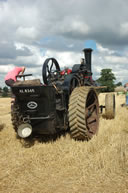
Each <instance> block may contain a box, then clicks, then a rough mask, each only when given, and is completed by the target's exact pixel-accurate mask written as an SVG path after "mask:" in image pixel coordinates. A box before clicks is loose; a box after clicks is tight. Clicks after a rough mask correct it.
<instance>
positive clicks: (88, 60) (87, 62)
mask: <svg viewBox="0 0 128 193" xmlns="http://www.w3.org/2000/svg"><path fill="white" fill-rule="evenodd" d="M92 51H93V50H92V49H91V48H85V49H83V52H84V57H85V65H86V67H87V70H88V71H90V72H92V69H91V53H92Z"/></svg>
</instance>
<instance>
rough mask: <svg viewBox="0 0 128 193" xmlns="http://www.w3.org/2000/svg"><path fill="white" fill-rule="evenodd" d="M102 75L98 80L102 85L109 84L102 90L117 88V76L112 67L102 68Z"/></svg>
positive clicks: (111, 90)
mask: <svg viewBox="0 0 128 193" xmlns="http://www.w3.org/2000/svg"><path fill="white" fill-rule="evenodd" d="M100 75H101V77H100V78H99V79H98V80H97V82H98V83H99V84H100V85H101V86H107V88H103V89H102V92H113V91H114V88H115V84H114V81H115V80H116V78H115V75H114V74H113V73H112V69H107V68H106V69H102V70H101V73H100Z"/></svg>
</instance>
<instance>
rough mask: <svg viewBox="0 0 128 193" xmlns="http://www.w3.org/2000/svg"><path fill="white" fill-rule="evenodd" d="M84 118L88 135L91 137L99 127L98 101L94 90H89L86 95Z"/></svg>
mask: <svg viewBox="0 0 128 193" xmlns="http://www.w3.org/2000/svg"><path fill="white" fill-rule="evenodd" d="M85 120H86V127H87V129H88V136H89V137H90V138H91V137H92V136H93V135H95V134H96V133H97V131H98V127H99V102H98V97H97V94H96V93H95V91H94V90H91V91H90V92H89V93H88V95H87V100H86V106H85Z"/></svg>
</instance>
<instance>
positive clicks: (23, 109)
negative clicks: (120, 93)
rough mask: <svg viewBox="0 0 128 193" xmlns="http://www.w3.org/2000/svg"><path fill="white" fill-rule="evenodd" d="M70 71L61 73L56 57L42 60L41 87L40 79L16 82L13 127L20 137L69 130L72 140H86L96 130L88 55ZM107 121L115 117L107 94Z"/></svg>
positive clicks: (111, 98) (96, 111) (94, 87)
mask: <svg viewBox="0 0 128 193" xmlns="http://www.w3.org/2000/svg"><path fill="white" fill-rule="evenodd" d="M83 51H84V56H85V58H84V59H82V60H81V63H80V64H75V65H74V66H73V67H72V70H69V69H65V70H63V71H61V69H60V66H59V64H58V62H57V60H56V59H55V58H48V59H46V60H45V62H44V64H43V68H42V77H43V82H44V84H42V83H41V81H40V80H39V79H34V80H25V76H28V75H22V77H24V80H23V81H20V82H16V83H15V84H14V86H13V87H12V93H13V94H14V95H15V100H14V102H13V104H12V111H11V117H12V124H13V127H14V129H15V131H16V132H17V134H18V135H19V136H20V137H21V138H26V137H29V136H30V135H32V134H47V135H51V134H55V133H58V132H60V131H61V130H67V129H68V128H69V129H70V134H71V137H72V138H74V139H77V140H89V139H91V138H92V136H93V135H94V134H96V133H97V131H98V127H99V102H98V95H97V90H99V89H100V88H101V87H98V86H97V84H96V82H95V81H93V79H92V71H91V52H92V49H84V50H83ZM106 104H107V105H106V106H100V107H101V109H103V108H105V110H106V116H107V118H114V116H115V96H114V95H107V97H106Z"/></svg>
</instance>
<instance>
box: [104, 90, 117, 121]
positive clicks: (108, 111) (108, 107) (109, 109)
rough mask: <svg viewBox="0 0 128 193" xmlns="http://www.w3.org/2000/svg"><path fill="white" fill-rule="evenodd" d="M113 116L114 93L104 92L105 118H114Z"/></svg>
mask: <svg viewBox="0 0 128 193" xmlns="http://www.w3.org/2000/svg"><path fill="white" fill-rule="evenodd" d="M114 117H115V95H114V94H106V96H105V118H106V119H114Z"/></svg>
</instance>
